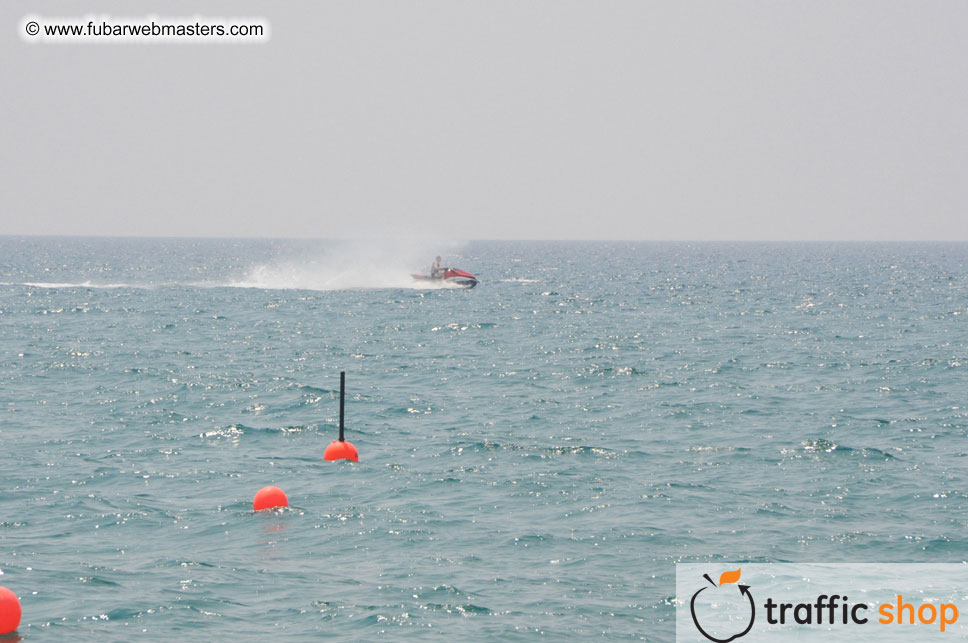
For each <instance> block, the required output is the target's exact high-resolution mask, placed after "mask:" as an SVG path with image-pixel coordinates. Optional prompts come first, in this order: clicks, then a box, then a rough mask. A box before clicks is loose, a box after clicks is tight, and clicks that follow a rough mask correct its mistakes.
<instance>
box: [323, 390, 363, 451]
mask: <svg viewBox="0 0 968 643" xmlns="http://www.w3.org/2000/svg"><path fill="white" fill-rule="evenodd" d="M345 406H346V371H340V372H339V440H333V441H332V442H330V443H329V446H328V447H326V452H325V453H323V459H324V460H352V461H353V462H359V461H360V455H359V453H357V451H356V447H355V446H353V443H352V442H347V441H346V440H345V439H344V437H343V417H344V413H343V411H344V407H345Z"/></svg>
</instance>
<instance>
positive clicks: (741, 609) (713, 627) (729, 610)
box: [689, 569, 756, 643]
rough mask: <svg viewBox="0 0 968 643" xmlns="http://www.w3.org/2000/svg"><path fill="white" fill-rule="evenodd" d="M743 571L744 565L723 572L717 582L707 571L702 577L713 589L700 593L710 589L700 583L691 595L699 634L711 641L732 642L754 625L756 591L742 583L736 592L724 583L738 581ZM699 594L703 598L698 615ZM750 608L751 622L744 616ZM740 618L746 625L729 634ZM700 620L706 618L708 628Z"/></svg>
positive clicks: (690, 608)
mask: <svg viewBox="0 0 968 643" xmlns="http://www.w3.org/2000/svg"><path fill="white" fill-rule="evenodd" d="M740 571H741V569H737V570H735V571H731V572H723V573H722V575H721V576H720V577H719V585H716V583H714V582H713V579H711V578H710V577H709V576H708V575H706V574H703V575H702V576H703V578H705V579H706V580H707V581H709V584H710V585H711V586H712V587H713V590H710V592H707V593H706V594H705V595H703V596H702V597H700V594H702V593H703V592H705V591H706V590H708V589H709V587H708V586H703V587H700V588H699V590H698V591H697V592H696V593H695V594H693V595H692V600H691V601H689V611H690V613H691V614H692V622H693V623H694V624H695V626H696V629H697V630H699V633H700V634H702V635H703V636H705V637H706V638H707V639H709V640H710V641H715V643H729V642H730V641H732V640H734V639H738V638H740V637H741V636H746V635H747V634H749V631H750V630H751V629H753V621H754V620H755V619H756V605H755V604H754V602H753V595H752V594H750V586H749V585H739V586H738V587H739V592H738V593H733V592H732V591H729V589H730V588H724V587H723V585H727V584H730V583H736V582H737V581H739V575H740ZM697 598H699V599H700V606H699V607H700V609H699V615H697V614H696V611H697V610H696V599H697ZM711 601H714V602H711ZM747 602H748V603H749V607H747V605H746V604H747ZM747 609H748V610H749V622H746V620H745V617H744V616H745V614H746V610H747ZM700 616H701V618H700ZM717 617H718V618H717ZM724 617H728V620H726V621H724V620H723V618H724ZM737 618H738V619H739V622H740V623H744V622H745V623H746V627H745V629H743V630H742V631H741V632H739V633H738V634H733V635H732V636H730V635H729V632H732V631H735V629H736V626H735V625H734V621H735V620H736V619H737ZM700 620H702V621H704V622H706V628H705V629H704V628H703V626H702V625H700V623H699V622H700ZM710 632H713V634H710Z"/></svg>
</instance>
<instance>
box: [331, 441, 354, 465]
mask: <svg viewBox="0 0 968 643" xmlns="http://www.w3.org/2000/svg"><path fill="white" fill-rule="evenodd" d="M323 459H324V460H352V461H353V462H359V461H360V455H359V454H358V453H357V452H356V447H355V446H353V443H352V442H347V441H346V440H333V441H332V442H330V443H329V446H328V447H326V451H324V452H323Z"/></svg>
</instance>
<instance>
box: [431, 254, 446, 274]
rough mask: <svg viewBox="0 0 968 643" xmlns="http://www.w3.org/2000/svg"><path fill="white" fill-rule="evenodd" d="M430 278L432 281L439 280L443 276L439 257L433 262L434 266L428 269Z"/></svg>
mask: <svg viewBox="0 0 968 643" xmlns="http://www.w3.org/2000/svg"><path fill="white" fill-rule="evenodd" d="M430 276H431V277H433V278H434V279H440V278H441V277H443V276H444V269H443V268H441V267H440V256H439V255H438V256H437V259H436V260H434V265H433V266H431V267H430Z"/></svg>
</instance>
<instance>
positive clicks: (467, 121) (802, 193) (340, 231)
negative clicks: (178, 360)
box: [0, 0, 968, 241]
mask: <svg viewBox="0 0 968 643" xmlns="http://www.w3.org/2000/svg"><path fill="white" fill-rule="evenodd" d="M28 14H29V15H38V16H41V17H45V18H49V17H54V16H71V17H80V16H83V15H86V14H95V15H102V14H107V15H110V16H113V17H143V16H146V15H148V14H157V15H159V16H162V17H177V16H193V15H196V14H199V15H202V16H228V17H232V16H258V17H262V18H264V19H265V20H266V21H267V22H268V23H269V24H270V25H271V37H270V38H269V40H268V42H266V43H264V44H226V45H222V44H173V43H168V44H103V43H99V44H94V43H86V44H49V43H36V42H27V41H26V40H25V39H24V38H22V37H21V33H20V31H21V29H22V27H21V23H22V21H23V19H24V17H25V16H27V15H28ZM966 24H968V3H965V2H963V1H961V0H958V1H956V2H946V1H932V2H927V3H916V2H909V1H905V2H893V1H884V0H877V1H843V0H837V1H832V2H824V1H817V0H810V1H802V0H799V1H798V0H792V1H784V2H750V1H743V0H737V1H735V2H720V1H713V0H709V1H703V2H695V1H693V2H690V1H684V2H679V1H677V2H657V1H656V2H650V1H646V0H638V1H634V2H625V1H621V0H607V1H605V2H602V1H597V0H596V1H591V0H588V1H580V2H579V1H573V0H554V1H552V0H487V1H484V0H479V1H468V0H439V1H430V0H419V1H414V0H380V1H375V0H347V1H337V2H332V1H325V0H323V1H313V2H308V1H301V2H298V1H292V2H246V1H237V2H225V1H224V0H218V1H212V0H194V1H192V2H182V1H179V0H166V1H165V2H138V3H131V2H128V1H122V2H118V1H110V2H109V1H102V0H71V1H59V0H47V1H45V2H39V1H37V0H31V1H29V2H26V1H23V0H13V1H5V2H3V3H2V4H0V195H2V197H0V198H2V199H3V202H2V204H0V234H3V235H40V234H43V235H109V236H187V237H195V236H201V237H225V236H231V237H285V238H368V237H379V238H390V239H392V238H394V237H399V236H407V237H434V238H446V239H642V240H877V241H881V240H961V241H966V240H968V212H966V204H968V177H966V169H968V124H966V123H968V120H966V117H965V115H966V114H968V82H966V79H968V33H966V30H965V25H966Z"/></svg>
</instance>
